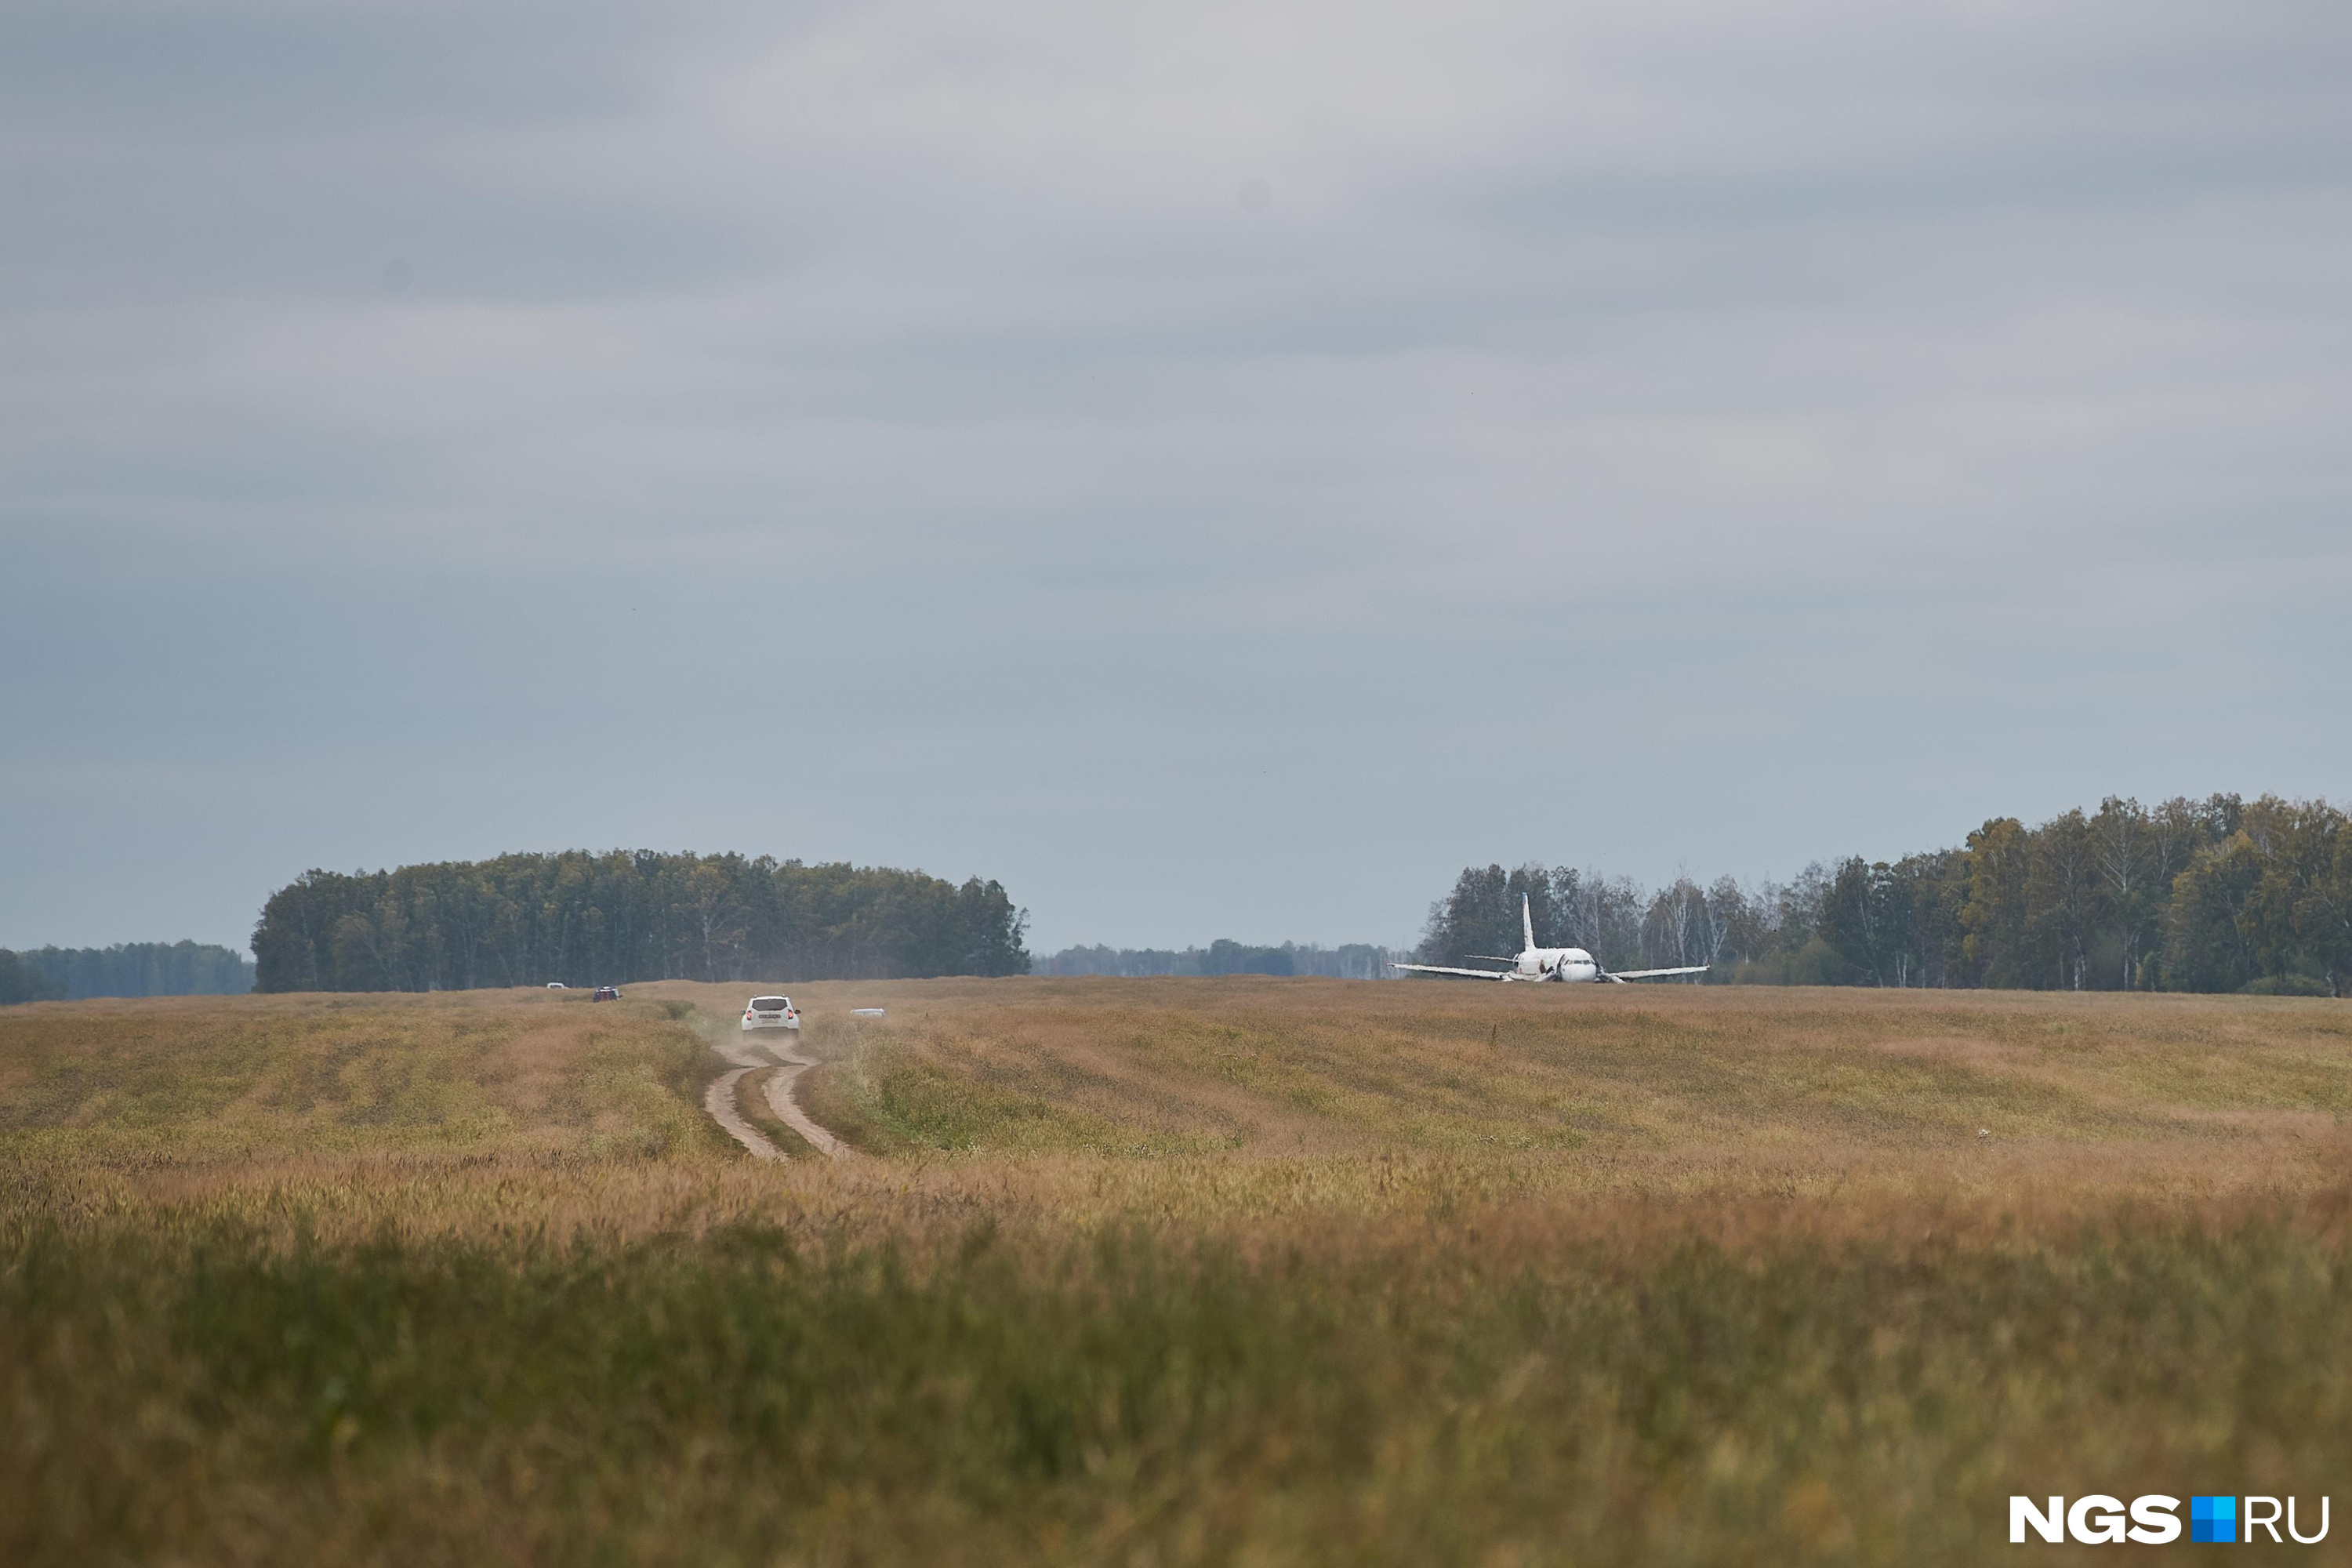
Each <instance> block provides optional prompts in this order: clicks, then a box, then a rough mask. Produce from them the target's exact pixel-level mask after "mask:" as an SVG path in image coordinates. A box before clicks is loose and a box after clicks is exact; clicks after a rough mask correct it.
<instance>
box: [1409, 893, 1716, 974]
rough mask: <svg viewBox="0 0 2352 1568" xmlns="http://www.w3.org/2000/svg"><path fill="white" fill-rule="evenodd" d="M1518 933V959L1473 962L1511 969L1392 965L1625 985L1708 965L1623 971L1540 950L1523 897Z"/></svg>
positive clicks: (1573, 950)
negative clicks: (1521, 943)
mask: <svg viewBox="0 0 2352 1568" xmlns="http://www.w3.org/2000/svg"><path fill="white" fill-rule="evenodd" d="M1519 929H1520V931H1524V932H1525V933H1526V934H1527V943H1528V945H1527V946H1526V947H1524V948H1522V949H1521V950H1520V952H1519V955H1518V956H1517V958H1505V957H1502V956H1501V955H1500V954H1497V953H1491V952H1474V953H1472V954H1471V955H1470V956H1471V957H1473V958H1491V959H1493V960H1494V961H1495V962H1496V963H1507V964H1509V965H1510V966H1511V967H1510V968H1508V969H1448V968H1447V967H1446V966H1445V965H1444V964H1442V963H1391V964H1390V965H1389V967H1390V968H1391V969H1410V970H1413V971H1415V972H1417V973H1422V974H1465V975H1468V976H1469V977H1470V978H1471V979H1473V980H1591V981H1599V982H1601V983H1603V984H1617V985H1622V984H1625V982H1627V981H1628V980H1657V979H1660V978H1663V977H1664V976H1665V975H1669V974H1705V973H1706V972H1707V970H1708V969H1709V968H1710V967H1711V966H1710V965H1708V964H1704V963H1694V964H1690V965H1688V966H1686V967H1685V968H1682V969H1620V970H1615V971H1613V972H1612V971H1611V970H1606V969H1603V968H1601V963H1600V961H1599V960H1598V959H1595V958H1594V957H1593V956H1592V955H1591V953H1589V952H1585V951H1584V950H1583V949H1582V948H1580V947H1538V946H1537V945H1536V917H1535V911H1534V910H1531V909H1529V908H1528V900H1527V898H1526V896H1525V895H1524V894H1523V895H1521V896H1520V899H1519Z"/></svg>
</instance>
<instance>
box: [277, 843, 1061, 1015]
mask: <svg viewBox="0 0 2352 1568" xmlns="http://www.w3.org/2000/svg"><path fill="white" fill-rule="evenodd" d="M1027 924H1028V915H1027V912H1026V911H1025V910H1014V908H1013V902H1012V900H1010V899H1008V898H1007V897H1005V893H1004V889H1003V886H1002V885H1000V884H999V883H997V882H994V881H982V880H981V879H979V878H977V877H974V878H972V879H971V880H969V881H967V882H965V883H964V884H963V885H962V886H961V887H958V886H957V885H955V884H954V883H952V882H947V881H942V880H941V879H939V878H937V877H930V876H926V875H924V874H923V873H922V872H920V871H900V870H894V869H891V868H887V867H880V866H850V865H847V864H827V865H814V866H811V865H804V864H803V863H802V862H801V861H798V860H784V861H778V860H775V859H772V858H769V857H767V856H761V857H759V858H756V859H747V858H744V857H743V856H740V855H694V854H679V855H670V854H662V853H658V852H656V851H654V850H650V849H639V850H622V849H616V850H613V851H611V852H609V853H606V854H602V855H597V854H591V853H589V852H587V851H584V850H572V851H567V852H565V853H562V854H553V855H502V856H500V857H499V858H497V859H494V860H479V861H470V860H452V861H440V862H436V863H435V864H432V865H425V866H403V867H401V868H399V869H397V870H393V871H361V872H352V873H350V874H345V873H342V872H338V871H319V870H313V871H310V872H307V873H305V874H304V875H303V876H302V877H301V878H300V879H298V880H296V881H294V882H292V883H290V884H289V885H288V886H286V887H284V888H281V889H278V891H277V892H275V893H273V894H271V895H270V898H269V901H268V903H267V904H266V905H264V906H263V908H262V911H261V923H260V924H259V925H258V926H257V927H256V928H255V929H254V933H253V952H254V957H255V959H256V961H257V963H258V966H259V973H258V976H257V984H256V989H257V990H261V991H461V990H469V989H472V988H475V987H478V986H498V985H538V984H547V983H549V982H551V981H561V982H562V983H564V984H569V985H599V984H627V983H629V982H632V981H638V980H746V981H756V982H759V983H761V984H780V983H782V982H785V981H793V980H835V979H840V980H870V979H891V978H901V977H915V976H926V975H937V974H1022V973H1027V972H1028V969H1029V954H1028V952H1027V951H1026V950H1025V949H1024V947H1023V946H1022V936H1023V933H1024V931H1025V930H1026V927H1027Z"/></svg>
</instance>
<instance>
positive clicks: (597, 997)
mask: <svg viewBox="0 0 2352 1568" xmlns="http://www.w3.org/2000/svg"><path fill="white" fill-rule="evenodd" d="M620 999H621V988H620V987H619V986H617V985H599V986H598V987H596V994H594V995H593V996H591V997H589V998H588V1000H590V1001H591V1002H618V1001H619V1000H620Z"/></svg>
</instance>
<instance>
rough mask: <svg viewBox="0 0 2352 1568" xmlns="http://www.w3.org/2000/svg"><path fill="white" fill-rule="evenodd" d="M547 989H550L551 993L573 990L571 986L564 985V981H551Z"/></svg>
mask: <svg viewBox="0 0 2352 1568" xmlns="http://www.w3.org/2000/svg"><path fill="white" fill-rule="evenodd" d="M547 988H548V989H549V990H550V991H569V990H571V989H572V987H571V986H569V985H566V984H563V982H562V981H561V980H551V981H549V982H548V983H547Z"/></svg>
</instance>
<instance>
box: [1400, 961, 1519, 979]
mask: <svg viewBox="0 0 2352 1568" xmlns="http://www.w3.org/2000/svg"><path fill="white" fill-rule="evenodd" d="M1389 967H1390V968H1391V969H1410V970H1413V971H1415V972H1416V973H1422V974H1466V975H1468V976H1470V978H1472V979H1473V980H1500V979H1502V978H1503V976H1505V975H1506V974H1508V973H1510V971H1509V970H1507V969H1448V968H1446V967H1445V966H1444V964H1442V963H1391V964H1390V965H1389Z"/></svg>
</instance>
